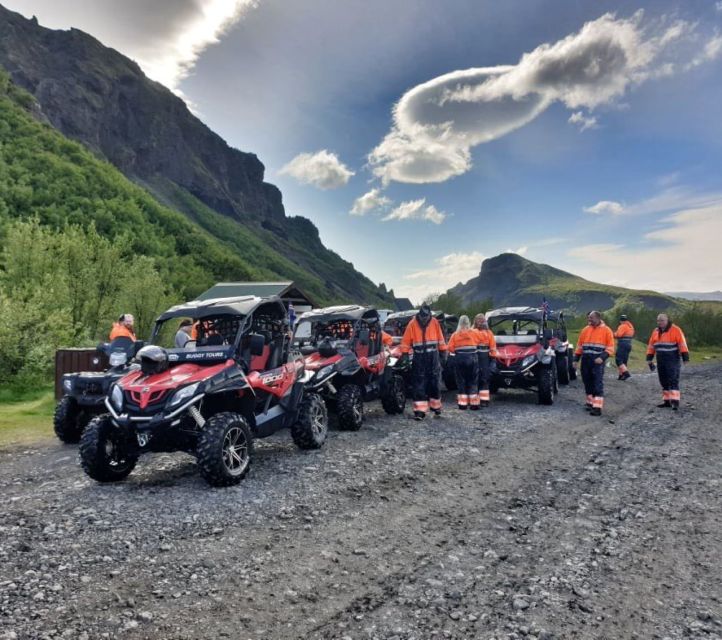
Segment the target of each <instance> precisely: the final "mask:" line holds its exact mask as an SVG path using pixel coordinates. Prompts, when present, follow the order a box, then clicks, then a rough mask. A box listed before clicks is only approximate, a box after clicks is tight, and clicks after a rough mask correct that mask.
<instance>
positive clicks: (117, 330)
mask: <svg viewBox="0 0 722 640" xmlns="http://www.w3.org/2000/svg"><path fill="white" fill-rule="evenodd" d="M134 324H135V318H133V316H132V315H131V314H129V313H124V314H123V315H122V316H120V318H118V322H114V323H113V327H112V328H111V330H110V335H109V336H108V339H109V340H110V342H113V340H115V339H116V338H130V339H131V340H132V341H133V342H135V340H136V337H135V331H134V330H133V325H134Z"/></svg>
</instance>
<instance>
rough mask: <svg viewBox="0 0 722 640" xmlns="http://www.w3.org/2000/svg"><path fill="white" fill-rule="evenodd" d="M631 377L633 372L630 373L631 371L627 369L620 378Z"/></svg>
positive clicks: (626, 378) (627, 378)
mask: <svg viewBox="0 0 722 640" xmlns="http://www.w3.org/2000/svg"><path fill="white" fill-rule="evenodd" d="M631 377H632V374H631V373H629V371H625V372H624V373H623V374H622V377H621V378H619V379H620V380H629V379H630V378H631Z"/></svg>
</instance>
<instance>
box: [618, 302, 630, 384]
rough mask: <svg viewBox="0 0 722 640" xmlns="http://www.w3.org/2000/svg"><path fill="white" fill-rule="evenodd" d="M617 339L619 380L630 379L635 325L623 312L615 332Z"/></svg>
mask: <svg viewBox="0 0 722 640" xmlns="http://www.w3.org/2000/svg"><path fill="white" fill-rule="evenodd" d="M614 337H615V338H616V339H617V353H616V355H615V356H614V360H615V364H616V365H617V370H618V371H619V378H617V380H629V378H631V377H632V374H631V373H629V369H628V368H627V364H628V363H629V354H630V353H632V339H633V338H634V325H633V324H632V323H631V322H630V321H629V318H628V317H627V316H625V315H624V314H622V315H621V316H619V326H618V327H617V330H616V331H615V332H614Z"/></svg>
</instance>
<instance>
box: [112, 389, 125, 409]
mask: <svg viewBox="0 0 722 640" xmlns="http://www.w3.org/2000/svg"><path fill="white" fill-rule="evenodd" d="M110 403H111V404H112V405H113V407H114V408H115V410H116V411H120V410H121V409H122V408H123V390H122V389H121V388H120V385H117V384H114V385H113V389H112V390H111V392H110Z"/></svg>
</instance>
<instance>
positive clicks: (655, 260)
mask: <svg viewBox="0 0 722 640" xmlns="http://www.w3.org/2000/svg"><path fill="white" fill-rule="evenodd" d="M662 223H663V224H664V226H663V227H662V228H660V229H657V230H654V231H651V232H649V233H647V234H645V235H644V237H643V242H642V243H640V244H639V245H637V246H626V245H621V244H597V245H586V246H581V247H576V248H574V249H572V250H571V251H570V252H569V255H570V256H571V257H573V258H576V259H579V260H581V261H583V263H582V265H583V266H582V270H583V272H584V276H585V277H587V278H590V279H594V280H597V281H602V282H616V283H619V284H624V285H626V286H632V287H637V288H639V287H645V288H649V289H654V290H656V291H675V290H677V291H689V290H696V291H704V290H713V289H718V288H719V283H720V282H722V260H720V258H719V238H720V237H722V199H720V200H719V201H718V202H717V203H714V204H710V205H709V206H706V207H702V208H699V209H686V210H683V211H678V212H677V213H674V214H673V215H671V216H668V217H666V218H665V219H664V220H662ZM630 267H633V268H632V270H631V271H630ZM630 276H632V280H631V281H630Z"/></svg>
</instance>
